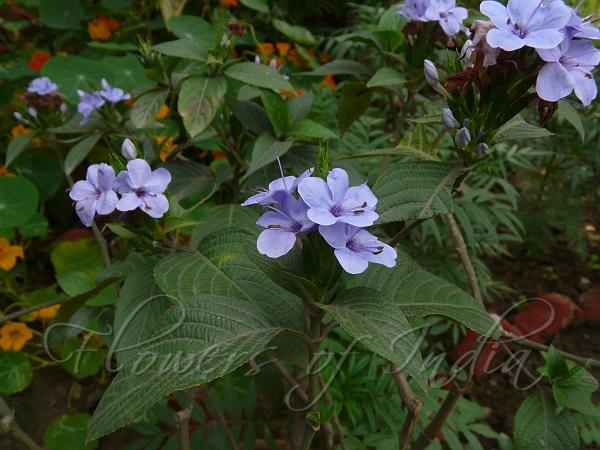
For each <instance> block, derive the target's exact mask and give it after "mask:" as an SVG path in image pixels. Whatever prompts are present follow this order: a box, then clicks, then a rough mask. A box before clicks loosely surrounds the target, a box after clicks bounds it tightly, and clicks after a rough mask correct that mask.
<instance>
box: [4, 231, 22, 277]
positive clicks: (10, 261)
mask: <svg viewBox="0 0 600 450" xmlns="http://www.w3.org/2000/svg"><path fill="white" fill-rule="evenodd" d="M24 257H25V255H24V254H23V247H21V246H20V245H10V242H8V241H7V240H6V239H4V238H1V237H0V269H2V270H6V271H9V270H11V269H12V268H13V267H15V266H16V265H17V258H21V259H23V258H24Z"/></svg>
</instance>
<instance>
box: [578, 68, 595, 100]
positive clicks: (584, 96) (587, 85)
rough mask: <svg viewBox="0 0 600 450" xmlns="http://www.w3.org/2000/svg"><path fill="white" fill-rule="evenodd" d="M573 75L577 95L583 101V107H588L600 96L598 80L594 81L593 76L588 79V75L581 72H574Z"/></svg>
mask: <svg viewBox="0 0 600 450" xmlns="http://www.w3.org/2000/svg"><path fill="white" fill-rule="evenodd" d="M572 75H573V78H574V79H575V95H577V98H579V100H581V103H582V104H583V106H588V105H589V104H590V103H592V100H594V99H595V98H596V96H597V95H598V87H597V86H596V80H594V77H593V75H590V76H591V78H588V77H587V76H586V74H583V73H581V72H573V73H572Z"/></svg>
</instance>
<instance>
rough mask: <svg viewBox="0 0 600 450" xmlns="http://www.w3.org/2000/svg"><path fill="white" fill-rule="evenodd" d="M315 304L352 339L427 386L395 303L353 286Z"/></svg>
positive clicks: (415, 348)
mask: <svg viewBox="0 0 600 450" xmlns="http://www.w3.org/2000/svg"><path fill="white" fill-rule="evenodd" d="M319 307H321V308H322V309H324V310H325V311H327V312H328V313H330V314H331V315H332V316H333V318H334V319H335V320H337V322H338V323H339V324H340V326H341V327H342V328H343V329H344V330H345V331H346V332H348V333H349V334H350V335H351V336H352V337H353V338H354V339H356V340H357V341H358V342H360V343H361V344H363V345H364V346H365V347H367V348H368V349H369V350H371V351H373V352H375V353H377V354H378V355H380V356H383V357H384V358H386V359H388V360H389V361H391V362H393V363H394V364H396V365H397V366H398V367H400V368H402V369H403V370H405V371H406V373H408V374H409V375H411V376H412V377H414V378H415V379H416V380H417V381H418V383H419V385H420V386H421V388H422V389H424V390H426V389H427V378H426V372H425V371H423V370H422V369H423V367H422V366H423V361H422V359H421V353H420V352H419V345H418V343H417V339H416V337H415V334H414V332H413V331H412V330H411V327H410V324H409V323H408V321H407V320H406V318H405V317H404V314H403V313H402V310H401V308H399V305H398V303H397V302H395V301H393V300H392V299H391V298H389V297H386V296H385V295H383V294H381V293H380V292H379V291H377V290H375V289H370V288H363V287H357V288H354V289H350V290H348V291H346V292H345V293H343V294H342V296H341V298H338V299H336V300H335V301H334V302H332V303H330V304H326V305H325V304H323V305H319Z"/></svg>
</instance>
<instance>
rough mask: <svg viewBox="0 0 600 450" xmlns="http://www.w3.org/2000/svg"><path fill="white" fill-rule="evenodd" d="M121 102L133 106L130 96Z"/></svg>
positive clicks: (129, 106)
mask: <svg viewBox="0 0 600 450" xmlns="http://www.w3.org/2000/svg"><path fill="white" fill-rule="evenodd" d="M121 103H123V104H124V105H125V106H127V107H128V108H131V107H132V106H133V97H132V98H130V99H127V100H125V101H123V102H121Z"/></svg>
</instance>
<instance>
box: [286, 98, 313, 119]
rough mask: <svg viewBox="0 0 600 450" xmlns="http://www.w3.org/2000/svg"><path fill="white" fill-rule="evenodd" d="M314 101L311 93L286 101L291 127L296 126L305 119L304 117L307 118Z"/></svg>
mask: <svg viewBox="0 0 600 450" xmlns="http://www.w3.org/2000/svg"><path fill="white" fill-rule="evenodd" d="M314 100H315V96H314V94H313V93H312V92H307V93H306V94H304V95H297V96H296V97H294V98H292V99H290V100H288V101H287V106H288V114H289V116H290V120H291V124H292V126H294V125H296V124H297V123H298V122H300V121H301V120H302V119H304V118H306V116H308V113H309V112H310V108H311V106H312V104H313V101H314Z"/></svg>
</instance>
